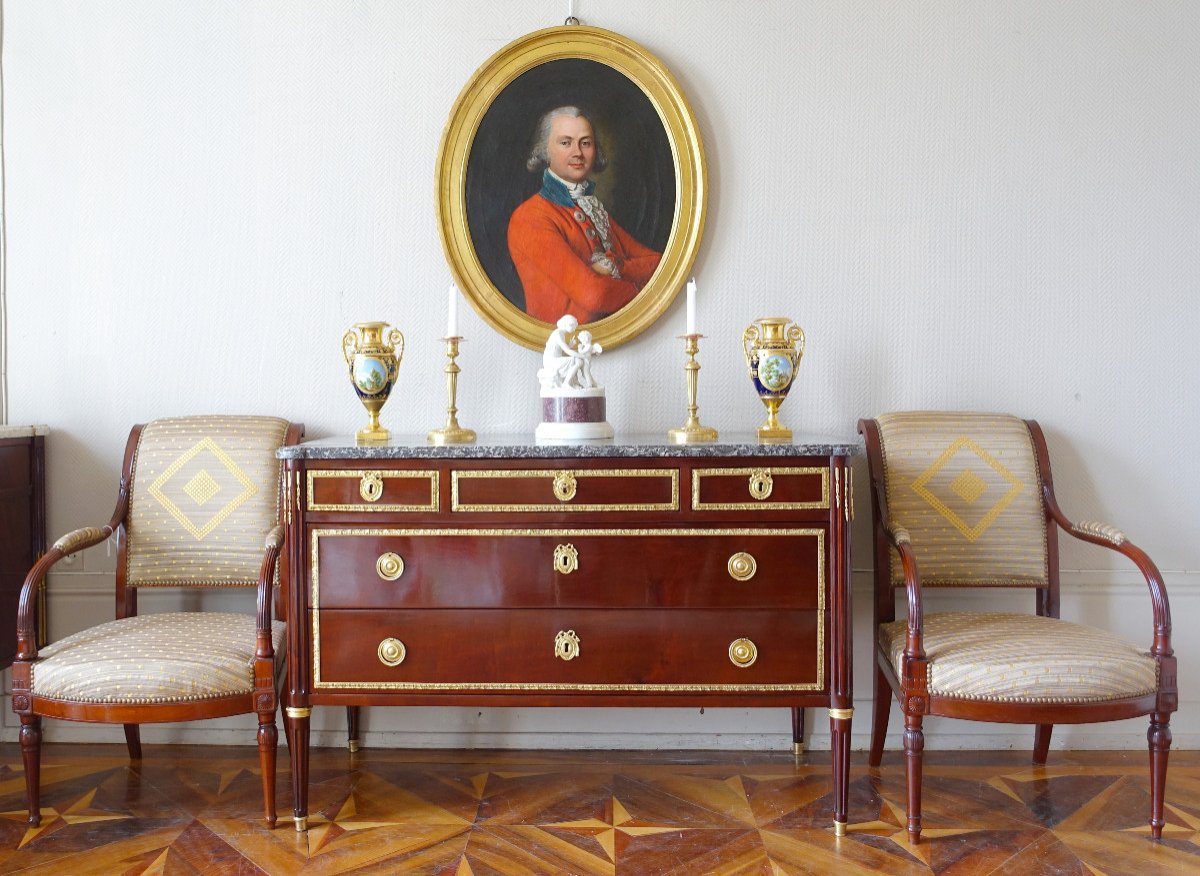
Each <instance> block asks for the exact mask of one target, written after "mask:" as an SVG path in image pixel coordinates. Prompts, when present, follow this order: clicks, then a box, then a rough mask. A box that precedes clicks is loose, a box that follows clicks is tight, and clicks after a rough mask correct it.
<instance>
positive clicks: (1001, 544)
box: [877, 411, 1048, 587]
mask: <svg viewBox="0 0 1200 876" xmlns="http://www.w3.org/2000/svg"><path fill="white" fill-rule="evenodd" d="M877 422H878V423H879V437H880V443H881V445H882V447H883V468H884V473H883V477H884V487H885V491H886V498H887V508H888V522H889V524H890V525H891V526H892V527H893V528H894V529H895V528H902V529H904V530H906V531H907V532H908V534H909V536H910V537H911V539H912V545H913V550H914V552H915V553H916V555H917V567H918V569H919V570H920V573H921V583H922V584H923V585H925V586H930V587H937V586H970V585H976V586H977V585H994V586H1009V587H1012V586H1021V587H1045V586H1047V583H1048V577H1047V576H1048V571H1047V552H1046V519H1045V516H1044V511H1043V508H1042V499H1041V479H1040V477H1039V475H1038V469H1037V459H1036V457H1035V455H1034V448H1033V441H1032V439H1031V437H1030V435H1029V429H1028V427H1027V426H1026V425H1025V423H1024V422H1022V421H1021V420H1019V419H1017V418H1016V417H1012V416H1008V415H1005V414H976V413H945V412H926V411H915V412H904V413H892V414H883V415H881V416H880V417H878V418H877ZM891 573H892V583H893V585H897V586H898V585H900V584H902V583H903V581H904V577H903V571H902V569H901V566H900V560H899V556H898V554H897V553H896V552H895V551H892V566H891Z"/></svg>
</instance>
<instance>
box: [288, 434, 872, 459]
mask: <svg viewBox="0 0 1200 876" xmlns="http://www.w3.org/2000/svg"><path fill="white" fill-rule="evenodd" d="M861 452H862V445H861V443H860V442H859V441H858V440H848V439H846V438H831V437H828V436H818V435H801V434H797V435H796V436H795V438H794V440H793V441H792V443H791V444H759V443H758V438H757V436H756V435H755V434H754V433H752V432H750V433H742V434H733V435H730V436H727V437H726V436H722V438H721V440H720V441H718V442H717V443H715V444H669V443H668V442H667V439H666V435H661V436H659V435H628V436H627V435H618V436H617V437H616V439H615V440H613V441H608V442H602V443H601V442H589V443H585V444H535V443H534V441H533V437H532V436H531V435H483V436H481V437H480V439H479V441H477V442H476V443H475V444H454V445H448V446H444V447H438V446H434V445H430V444H428V443H427V442H426V440H425V436H424V435H394V436H393V437H392V440H391V441H389V442H388V443H387V444H356V443H355V441H354V436H353V435H335V436H332V437H329V438H318V439H316V440H314V441H305V442H304V443H303V444H297V445H294V446H292V447H281V448H280V449H279V450H278V451H277V452H276V455H277V456H278V457H279V458H280V459H564V458H579V457H649V456H675V457H693V458H702V457H719V456H778V457H789V456H854V455H856V454H858V453H861Z"/></svg>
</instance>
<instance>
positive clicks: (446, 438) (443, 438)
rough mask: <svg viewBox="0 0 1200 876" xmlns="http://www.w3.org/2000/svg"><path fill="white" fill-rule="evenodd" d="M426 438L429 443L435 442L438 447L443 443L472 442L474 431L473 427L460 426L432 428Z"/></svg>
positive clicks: (473, 441) (473, 440)
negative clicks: (464, 427)
mask: <svg viewBox="0 0 1200 876" xmlns="http://www.w3.org/2000/svg"><path fill="white" fill-rule="evenodd" d="M426 439H427V440H428V442H429V443H430V444H436V445H438V446H439V447H440V446H442V445H445V444H474V443H475V431H474V430H473V429H463V428H461V427H447V428H445V429H433V430H432V431H430V433H429V434H428V435H427V436H426Z"/></svg>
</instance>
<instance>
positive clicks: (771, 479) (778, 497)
mask: <svg viewBox="0 0 1200 876" xmlns="http://www.w3.org/2000/svg"><path fill="white" fill-rule="evenodd" d="M828 507H829V469H828V468H825V467H817V466H812V467H785V466H747V467H745V468H696V469H692V510H693V511H756V510H772V511H792V510H802V509H809V508H828Z"/></svg>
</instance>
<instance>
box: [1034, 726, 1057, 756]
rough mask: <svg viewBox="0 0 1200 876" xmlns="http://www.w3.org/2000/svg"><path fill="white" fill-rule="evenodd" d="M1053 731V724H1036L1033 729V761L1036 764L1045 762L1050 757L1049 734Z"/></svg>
mask: <svg viewBox="0 0 1200 876" xmlns="http://www.w3.org/2000/svg"><path fill="white" fill-rule="evenodd" d="M1053 731H1054V725H1053V724H1038V725H1037V726H1036V727H1035V728H1034V731H1033V762H1034V763H1035V764H1037V765H1038V766H1041V765H1043V764H1045V763H1046V759H1047V758H1048V757H1050V734H1051V733H1052V732H1053Z"/></svg>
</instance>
